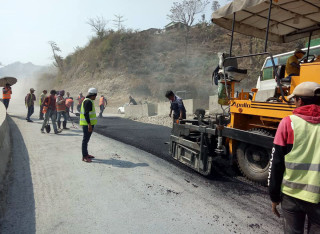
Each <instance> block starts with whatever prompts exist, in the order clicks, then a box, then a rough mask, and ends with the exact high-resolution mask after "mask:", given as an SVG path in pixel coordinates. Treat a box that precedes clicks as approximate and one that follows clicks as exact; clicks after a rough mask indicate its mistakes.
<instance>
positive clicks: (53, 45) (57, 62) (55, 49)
mask: <svg viewBox="0 0 320 234" xmlns="http://www.w3.org/2000/svg"><path fill="white" fill-rule="evenodd" d="M48 43H49V45H50V46H51V49H52V53H53V58H54V62H53V65H54V66H55V67H57V68H59V70H60V72H62V71H63V57H62V56H60V55H58V54H57V52H61V50H60V48H59V47H58V46H57V43H55V42H54V41H49V42H48Z"/></svg>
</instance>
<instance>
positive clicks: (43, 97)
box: [39, 93, 47, 106]
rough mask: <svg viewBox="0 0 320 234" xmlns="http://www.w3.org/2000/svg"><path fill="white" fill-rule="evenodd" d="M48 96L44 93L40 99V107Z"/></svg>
mask: <svg viewBox="0 0 320 234" xmlns="http://www.w3.org/2000/svg"><path fill="white" fill-rule="evenodd" d="M46 97H47V96H46V95H45V94H44V93H42V94H41V95H40V97H39V105H40V106H41V105H42V104H43V102H44V99H46Z"/></svg>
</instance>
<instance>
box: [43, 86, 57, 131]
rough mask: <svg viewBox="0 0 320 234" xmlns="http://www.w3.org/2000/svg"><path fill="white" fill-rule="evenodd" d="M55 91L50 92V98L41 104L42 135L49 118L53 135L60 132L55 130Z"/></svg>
mask: <svg viewBox="0 0 320 234" xmlns="http://www.w3.org/2000/svg"><path fill="white" fill-rule="evenodd" d="M56 93H57V92H56V91H55V90H51V91H50V96H48V97H46V98H45V99H44V102H43V113H44V114H45V116H44V121H43V124H42V127H41V133H44V128H45V126H46V125H47V122H48V121H49V118H51V122H52V126H53V130H54V133H55V134H58V133H60V132H61V130H60V129H58V128H57V124H56V118H57V111H56Z"/></svg>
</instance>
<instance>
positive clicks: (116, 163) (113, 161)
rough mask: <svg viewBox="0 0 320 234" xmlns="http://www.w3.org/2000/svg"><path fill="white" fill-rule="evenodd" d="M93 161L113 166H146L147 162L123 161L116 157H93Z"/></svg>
mask: <svg viewBox="0 0 320 234" xmlns="http://www.w3.org/2000/svg"><path fill="white" fill-rule="evenodd" d="M92 162H93V163H99V164H107V165H111V166H114V167H119V168H135V167H148V166H149V164H147V163H133V162H129V161H123V160H118V159H114V158H112V159H93V160H92Z"/></svg>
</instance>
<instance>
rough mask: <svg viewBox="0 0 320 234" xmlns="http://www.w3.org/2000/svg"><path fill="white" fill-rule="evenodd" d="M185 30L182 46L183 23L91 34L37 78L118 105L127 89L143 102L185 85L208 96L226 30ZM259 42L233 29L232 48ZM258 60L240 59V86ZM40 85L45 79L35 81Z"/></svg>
mask: <svg viewBox="0 0 320 234" xmlns="http://www.w3.org/2000/svg"><path fill="white" fill-rule="evenodd" d="M189 30H190V31H189V40H188V45H187V46H188V48H187V49H186V42H185V31H184V29H183V28H180V29H173V30H169V31H166V32H161V33H155V32H154V31H152V30H150V31H148V30H147V31H142V32H138V31H132V30H120V31H117V32H115V31H108V32H106V33H105V34H104V35H103V36H102V37H101V36H99V37H98V36H96V37H92V38H91V40H90V41H89V42H88V44H87V45H86V46H85V47H83V48H80V47H77V48H76V49H75V51H74V52H73V53H72V54H70V55H68V56H67V57H66V58H64V59H62V66H61V69H60V71H59V72H57V74H56V75H54V76H52V75H51V77H48V76H50V75H49V74H43V75H42V79H41V80H42V81H44V80H49V81H50V85H52V86H56V88H59V89H65V90H68V91H71V93H72V94H73V95H76V94H78V92H79V91H82V92H85V91H86V90H87V88H88V87H90V86H95V87H98V89H99V93H101V94H105V95H106V97H108V98H109V103H111V104H112V103H116V104H117V105H118V104H120V103H124V102H127V99H128V96H129V95H132V96H133V97H135V99H137V100H141V101H142V102H144V101H161V100H162V101H164V100H165V99H164V93H165V91H166V90H167V89H172V90H174V91H183V90H185V91H187V92H188V96H189V97H190V98H203V99H208V96H209V95H213V94H214V93H216V90H217V88H216V87H213V86H212V81H211V74H212V71H213V69H214V68H215V67H216V66H217V64H218V58H217V53H218V52H229V43H230V32H228V31H226V30H223V29H221V28H220V27H218V26H216V25H208V24H207V23H200V24H198V25H196V26H194V27H192V28H190V29H189ZM299 43H301V42H299ZM296 46H297V45H296V43H295V44H290V45H277V44H275V43H269V48H270V50H271V52H273V53H280V52H284V51H287V50H288V48H290V49H289V50H293V49H294V48H295V47H296ZM263 47H264V42H263V41H262V40H260V39H253V38H250V37H246V36H243V35H240V34H236V35H235V41H234V48H233V54H235V55H240V54H249V53H256V52H262V51H263ZM263 60H264V58H252V59H245V60H241V61H239V65H240V67H241V68H247V69H249V78H248V79H247V80H246V81H244V82H243V84H242V87H244V88H247V89H248V90H250V89H251V88H252V87H253V86H254V85H255V83H256V79H257V77H258V75H259V70H260V68H261V66H262V63H263ZM44 85H46V86H47V85H48V84H47V83H46V82H40V83H39V86H44ZM43 88H44V87H40V89H43Z"/></svg>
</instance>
